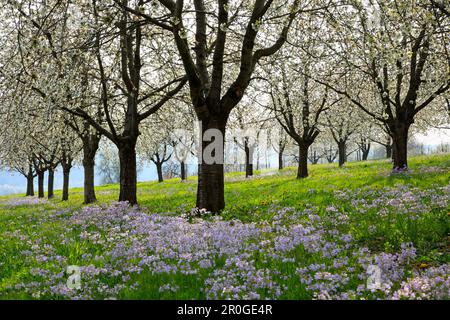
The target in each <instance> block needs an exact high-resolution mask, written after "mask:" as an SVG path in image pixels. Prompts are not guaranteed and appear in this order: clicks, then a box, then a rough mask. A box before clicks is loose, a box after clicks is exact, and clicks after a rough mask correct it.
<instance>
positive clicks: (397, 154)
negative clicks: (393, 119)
mask: <svg viewBox="0 0 450 320" xmlns="http://www.w3.org/2000/svg"><path fill="white" fill-rule="evenodd" d="M391 131H392V140H393V145H394V155H393V159H394V165H393V170H394V171H405V170H407V169H408V131H409V125H407V124H404V123H397V124H396V125H395V127H394V128H393V130H391Z"/></svg>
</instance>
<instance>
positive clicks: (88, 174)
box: [83, 136, 100, 204]
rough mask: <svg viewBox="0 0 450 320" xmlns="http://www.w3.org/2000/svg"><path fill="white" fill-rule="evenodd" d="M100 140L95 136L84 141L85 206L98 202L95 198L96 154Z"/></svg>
mask: <svg viewBox="0 0 450 320" xmlns="http://www.w3.org/2000/svg"><path fill="white" fill-rule="evenodd" d="M99 141H100V138H98V137H95V136H90V137H86V138H85V139H83V170H84V204H89V203H92V202H95V201H97V198H96V196H95V187H94V177H95V172H94V170H95V154H96V153H97V150H98V143H99Z"/></svg>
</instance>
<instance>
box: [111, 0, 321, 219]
mask: <svg viewBox="0 0 450 320" xmlns="http://www.w3.org/2000/svg"><path fill="white" fill-rule="evenodd" d="M115 2H116V3H117V4H118V5H120V6H121V7H123V8H125V9H126V10H127V11H129V12H132V13H134V14H135V15H137V16H138V17H141V18H143V19H145V21H147V22H148V23H150V24H152V25H153V26H155V27H158V28H160V29H161V31H165V32H167V33H169V34H171V35H172V37H173V40H174V42H175V44H176V46H177V49H178V56H179V58H180V59H181V61H182V64H183V67H184V70H185V74H186V76H187V78H188V82H189V89H190V97H191V103H192V107H193V110H194V112H195V114H196V115H197V118H198V120H200V121H201V122H200V123H201V128H200V130H199V131H200V134H201V137H202V139H201V141H202V145H201V148H200V154H201V155H202V156H201V157H200V159H199V164H198V175H199V179H198V190H197V207H199V208H205V209H207V210H209V211H212V212H219V211H221V210H222V209H223V208H224V207H225V201H224V175H223V158H224V157H223V150H224V139H223V137H224V136H225V130H226V125H227V121H228V118H229V115H230V112H231V111H232V110H233V108H234V107H235V106H236V105H237V104H238V103H239V102H240V100H241V99H242V98H243V96H244V93H245V91H246V89H247V87H248V86H249V83H250V81H251V78H252V74H253V72H254V70H255V68H256V65H257V63H258V62H259V61H261V59H263V58H264V57H267V56H271V55H273V54H274V53H276V52H277V51H278V50H279V49H280V48H281V47H282V46H283V44H284V43H285V42H286V39H287V36H288V31H289V29H290V27H291V25H292V22H293V21H294V19H295V17H296V16H297V15H298V14H299V13H300V12H301V11H305V10H311V9H312V6H314V5H315V3H309V2H308V3H305V4H304V5H305V7H300V2H301V1H298V0H293V1H289V2H288V3H283V5H281V3H276V2H274V1H272V0H256V1H255V2H253V3H248V2H246V1H228V0H220V1H217V2H215V1H205V0H195V1H189V3H188V4H185V2H184V1H183V0H176V1H173V0H159V1H154V2H152V6H151V7H150V6H149V5H147V6H146V5H145V4H144V3H142V6H140V7H138V8H130V7H128V6H126V2H124V1H119V0H116V1H115ZM208 130H210V131H209V133H208ZM212 133H214V134H213V135H215V137H214V138H215V139H216V140H214V142H213V143H215V144H217V148H213V149H212V153H211V154H210V156H206V157H205V156H204V155H203V153H204V152H205V151H210V149H211V147H210V148H208V146H209V145H210V141H211V140H213V137H212V136H211V135H212ZM205 134H206V136H205ZM216 149H217V151H214V150H216ZM211 158H212V159H211ZM210 160H212V161H210Z"/></svg>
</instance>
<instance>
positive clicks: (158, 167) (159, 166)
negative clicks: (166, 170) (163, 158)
mask: <svg viewBox="0 0 450 320" xmlns="http://www.w3.org/2000/svg"><path fill="white" fill-rule="evenodd" d="M156 171H157V172H158V182H163V181H164V178H163V172H162V162H157V163H156Z"/></svg>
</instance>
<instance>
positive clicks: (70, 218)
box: [0, 186, 450, 299]
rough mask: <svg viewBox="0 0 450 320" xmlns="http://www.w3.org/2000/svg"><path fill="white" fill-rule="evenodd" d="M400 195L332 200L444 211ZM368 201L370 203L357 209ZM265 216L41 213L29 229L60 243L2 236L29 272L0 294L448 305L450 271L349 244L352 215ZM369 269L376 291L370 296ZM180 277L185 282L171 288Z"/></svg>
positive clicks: (441, 197) (440, 202) (125, 209)
mask: <svg viewBox="0 0 450 320" xmlns="http://www.w3.org/2000/svg"><path fill="white" fill-rule="evenodd" d="M405 188H406V187H400V186H399V187H396V188H392V189H384V190H372V191H369V190H359V191H357V192H354V193H351V192H344V193H338V194H337V196H338V197H340V198H346V199H347V200H348V201H349V202H350V203H352V204H353V205H354V206H355V207H356V208H360V209H361V208H366V209H367V208H370V207H371V206H375V207H376V208H378V207H386V208H387V210H390V207H392V208H394V209H395V210H394V211H396V212H398V214H402V215H404V214H405V212H409V211H411V210H412V211H414V212H416V213H417V214H420V213H421V212H424V211H427V210H429V209H430V207H429V206H431V204H430V203H433V206H439V207H441V208H442V207H445V205H448V191H449V188H448V187H445V188H440V189H439V190H438V191H439V192H437V193H436V192H432V191H422V190H415V189H408V190H406V189H405ZM435 191H436V190H435ZM367 193H371V197H366V198H371V199H374V200H372V201H367V200H363V198H365V196H366V195H367ZM400 194H401V195H402V196H401V197H400ZM445 195H447V197H446V196H445ZM421 197H423V198H421ZM430 197H431V198H432V201H431V202H429V201H428V200H426V199H430ZM405 199H407V200H405ZM420 199H425V200H426V201H425V202H423V201H422V202H421V201H420ZM394 200H396V202H393V201H394ZM352 201H353V202H352ZM427 203H428V204H427ZM270 210H273V212H272V214H273V217H272V219H271V220H270V221H262V222H257V223H256V222H254V223H243V222H241V221H239V220H231V221H225V220H223V219H222V218H221V217H220V216H210V215H206V216H204V217H203V218H200V217H197V216H198V215H199V212H197V211H198V210H197V211H193V212H192V213H189V214H187V215H186V216H185V217H179V216H174V215H169V214H149V213H148V212H145V210H143V209H139V208H137V207H130V206H128V205H127V204H126V203H112V204H109V205H102V206H89V207H84V208H82V209H80V210H78V211H75V212H71V211H70V210H68V209H66V210H64V211H59V212H50V213H48V214H46V215H45V214H42V213H41V215H40V219H39V221H35V223H36V224H39V223H41V224H47V225H48V224H51V225H59V226H61V228H62V230H61V232H60V236H59V238H58V239H54V238H53V239H52V238H49V237H46V236H45V235H38V236H37V235H36V234H35V233H32V234H29V233H27V232H25V231H21V232H19V231H17V232H7V233H4V234H3V235H2V237H3V238H4V239H6V240H8V241H17V242H18V243H19V242H20V246H21V248H22V250H21V252H20V255H21V257H22V258H23V259H24V261H25V265H27V264H28V265H30V266H32V267H31V268H30V272H29V274H28V276H24V277H23V278H20V280H19V281H17V282H16V283H15V284H14V285H11V286H9V287H8V288H6V289H2V290H6V292H9V293H14V292H15V293H17V292H19V293H25V294H29V295H30V296H32V297H33V298H65V299H115V298H120V297H121V294H122V293H123V292H124V290H126V291H127V292H130V291H133V290H139V289H140V288H141V287H142V286H144V287H145V285H146V284H145V283H142V281H143V280H142V279H147V280H146V281H158V282H157V286H158V288H159V289H158V288H157V291H158V293H159V294H161V295H167V294H168V295H169V296H171V297H177V294H180V295H181V294H182V292H183V291H184V290H187V289H189V287H188V286H192V281H194V282H195V283H196V286H197V287H199V288H200V291H201V295H200V297H205V298H207V299H277V298H285V297H288V298H298V297H302V298H313V299H435V298H439V299H444V298H450V291H449V290H450V265H449V264H442V265H440V266H432V267H429V268H427V269H424V270H421V269H417V268H415V267H414V265H415V264H414V259H415V258H416V249H415V248H414V246H413V245H412V244H411V243H403V244H402V245H401V247H400V250H399V251H398V252H374V251H371V250H370V249H369V248H368V247H365V246H362V245H361V243H359V242H358V241H356V239H355V238H354V235H353V234H352V233H351V230H350V228H349V220H350V219H349V216H350V214H348V213H346V212H343V210H342V209H337V208H336V207H334V206H329V207H327V208H326V210H325V212H324V213H323V214H321V213H320V210H319V209H318V208H314V207H307V208H305V209H304V210H301V211H298V210H294V209H292V208H275V207H274V208H272V209H270ZM204 214H205V212H202V214H200V215H201V216H203V215H204ZM18 246H19V245H18ZM70 265H78V266H80V268H79V272H80V278H81V283H80V287H79V288H77V289H73V288H72V289H71V288H69V287H68V285H67V281H68V277H69V274H68V272H67V267H68V266H70ZM374 267H375V268H377V270H379V278H378V279H376V280H377V281H378V283H377V284H378V285H377V286H376V287H370V286H368V279H369V278H370V272H371V271H370V270H371V268H372V269H373V268H374ZM143 275H145V277H142V276H143ZM149 277H150V278H149ZM180 277H181V278H185V279H188V278H189V279H190V280H189V281H177V280H176V279H180ZM148 279H151V280H148ZM161 279H163V280H161ZM164 279H165V280H164ZM167 279H169V280H167ZM192 279H194V280H192ZM147 285H148V284H147ZM0 293H1V291H0ZM3 293H4V292H3Z"/></svg>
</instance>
